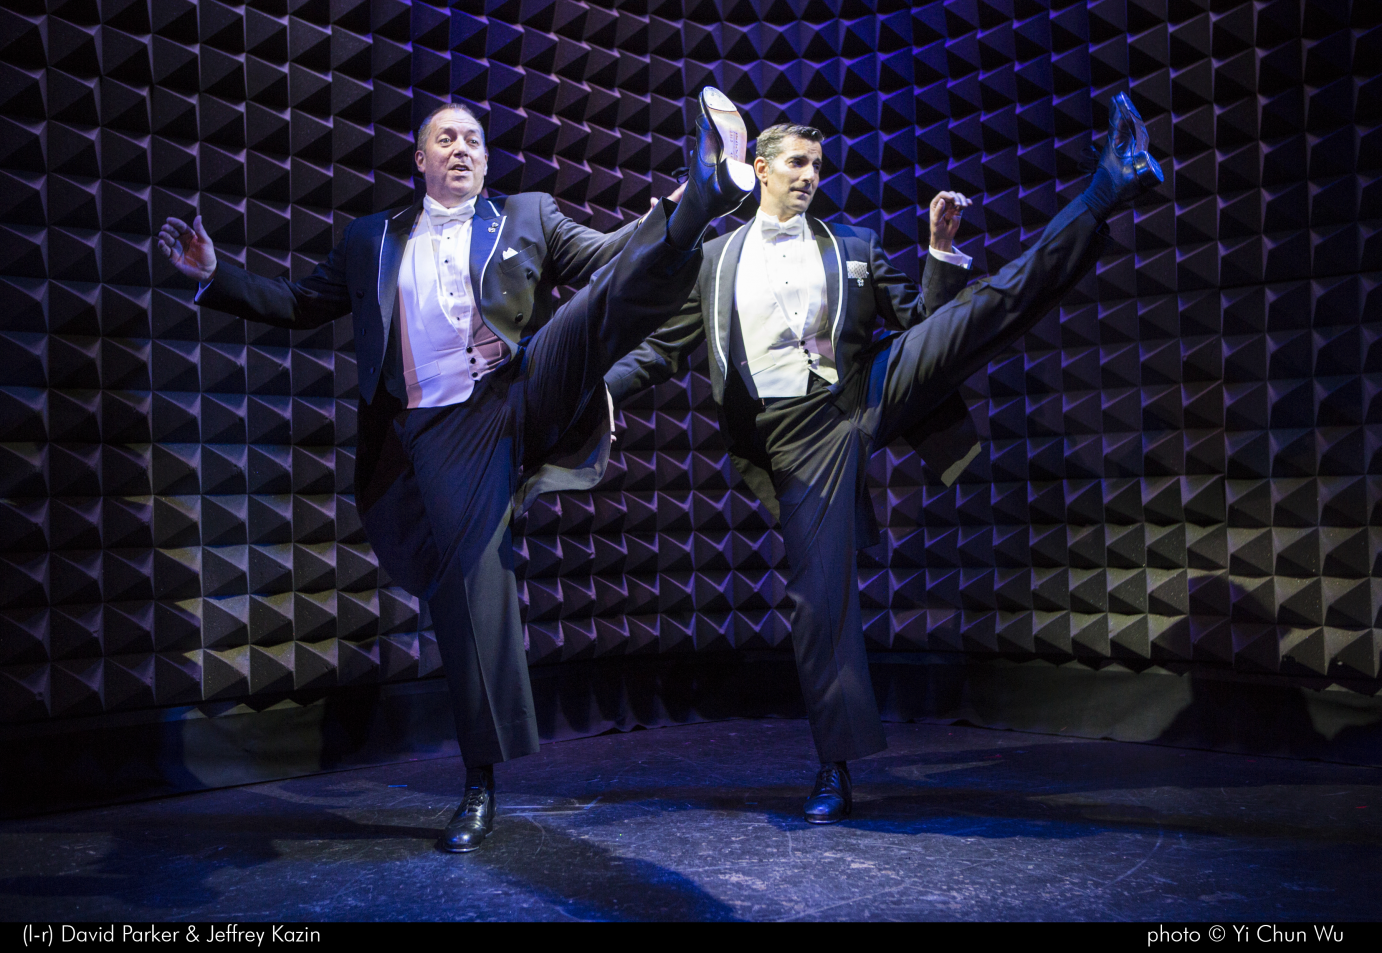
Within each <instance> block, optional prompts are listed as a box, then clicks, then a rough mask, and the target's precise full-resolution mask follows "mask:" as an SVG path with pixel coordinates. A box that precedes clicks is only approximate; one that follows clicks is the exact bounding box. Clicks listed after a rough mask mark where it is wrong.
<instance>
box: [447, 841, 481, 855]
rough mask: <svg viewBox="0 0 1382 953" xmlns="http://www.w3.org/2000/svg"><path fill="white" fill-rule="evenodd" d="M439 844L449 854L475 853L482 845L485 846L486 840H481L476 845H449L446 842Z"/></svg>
mask: <svg viewBox="0 0 1382 953" xmlns="http://www.w3.org/2000/svg"><path fill="white" fill-rule="evenodd" d="M437 846H438V847H440V848H441V849H442V850H443V851H445V852H446V853H448V854H473V853H475V852H476V851H477V850H479V849H480V848H481V847H483V846H485V842H484V841H480V843H478V844H476V845H475V846H474V847H447V846H446V845H445V844H438V845H437Z"/></svg>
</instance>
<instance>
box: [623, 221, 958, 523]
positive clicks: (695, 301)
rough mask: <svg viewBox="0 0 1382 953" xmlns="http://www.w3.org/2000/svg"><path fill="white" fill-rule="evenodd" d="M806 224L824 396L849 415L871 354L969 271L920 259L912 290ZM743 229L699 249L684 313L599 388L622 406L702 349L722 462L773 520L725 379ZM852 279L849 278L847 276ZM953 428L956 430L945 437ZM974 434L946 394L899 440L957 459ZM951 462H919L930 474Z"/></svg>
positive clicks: (868, 248)
mask: <svg viewBox="0 0 1382 953" xmlns="http://www.w3.org/2000/svg"><path fill="white" fill-rule="evenodd" d="M807 221H808V222H809V223H810V226H811V231H812V233H813V234H814V235H815V238H816V247H817V248H819V249H820V253H821V263H822V264H823V265H824V266H825V289H826V296H825V297H826V303H825V313H826V315H827V318H828V320H829V322H830V332H831V339H832V341H833V342H834V345H835V361H836V364H835V366H836V370H837V372H838V374H839V382H838V383H836V384H835V385H834V386H833V387H832V388H831V390H832V391H833V392H835V394H836V395H837V396H836V403H837V405H839V406H840V408H841V410H842V411H844V412H846V413H852V412H853V411H854V410H855V409H856V408H855V407H854V406H851V404H852V403H854V402H857V401H858V400H860V399H862V395H863V392H864V391H865V390H866V389H867V388H864V387H860V386H857V384H858V383H859V381H858V377H859V375H861V374H863V375H867V374H868V373H869V372H870V369H871V367H872V363H873V358H874V356H875V355H876V354H877V353H878V352H879V351H880V350H881V349H882V348H884V347H886V345H887V342H888V340H889V339H890V337H891V334H889V333H888V332H889V331H890V330H891V331H893V332H894V333H895V332H896V329H899V328H900V329H906V328H909V327H911V326H912V325H913V324H915V323H917V322H918V321H923V320H925V319H926V318H927V317H928V316H929V315H930V314H931V313H932V312H934V311H935V310H936V309H937V308H940V307H941V306H942V305H944V304H946V303H947V302H949V301H950V300H951V299H952V298H954V297H955V295H956V294H957V293H959V291H960V289H961V288H963V287H964V286H965V283H966V281H967V280H968V278H969V271H968V270H967V269H965V268H961V267H960V266H958V265H951V264H948V263H946V262H943V261H940V260H939V259H937V258H936V257H935V256H933V255H930V254H928V255H927V256H926V266H925V269H924V270H923V272H922V280H921V288H917V286H916V284H915V283H913V282H912V280H911V279H910V278H908V277H907V275H905V274H904V273H903V272H901V271H899V270H898V269H896V268H894V267H893V265H892V264H891V263H890V262H889V261H888V259H887V258H886V257H885V256H884V255H883V249H882V247H881V245H880V244H879V242H878V236H877V234H875V233H874V232H872V231H870V230H869V229H866V228H856V227H854V226H852V225H838V224H831V225H827V224H826V223H825V222H822V221H821V220H820V219H817V218H812V217H810V216H807ZM751 225H752V221H750V222H749V223H747V224H745V225H743V226H740V227H739V228H737V229H735V230H734V231H733V232H730V233H729V234H728V235H722V236H720V237H719V238H716V239H714V240H713V241H710V242H707V243H706V245H705V259H704V263H703V264H702V266H701V273H700V278H699V280H698V282H697V284H696V290H695V292H694V293H693V294H692V296H691V298H690V300H689V301H688V302H687V304H686V307H685V308H684V309H683V310H682V311H681V312H680V313H679V314H678V315H677V316H676V317H675V318H673V319H672V320H671V321H668V322H667V323H666V324H664V325H663V326H662V327H661V328H659V329H658V331H657V332H656V333H655V334H653V335H651V336H649V337H648V338H647V339H646V340H645V341H644V342H643V344H642V345H641V346H640V347H638V348H637V349H635V350H634V351H633V352H632V353H630V354H629V355H628V356H627V357H625V358H624V359H623V360H621V361H619V362H618V363H617V364H615V365H614V367H613V368H611V369H610V371H609V373H608V374H606V375H605V383H606V385H607V386H608V387H609V390H610V393H611V394H612V395H613V396H614V399H615V400H616V401H618V400H621V399H623V398H624V397H627V396H628V395H630V394H633V393H636V392H637V391H640V390H642V389H643V388H645V387H650V386H652V385H654V384H660V383H662V382H663V381H666V380H668V379H670V378H671V377H674V376H675V375H677V374H678V373H680V372H681V370H682V369H683V365H684V364H685V362H686V360H687V359H688V358H689V357H690V355H691V353H692V352H693V351H694V350H695V349H696V348H697V347H699V346H700V344H701V343H702V342H706V344H707V347H706V350H707V354H708V357H709V363H710V386H711V391H712V394H713V396H714V399H715V403H716V405H717V408H718V410H719V414H720V431H721V433H722V434H723V435H724V437H725V440H726V442H727V443H728V445H729V451H730V457H731V458H732V460H733V462H734V465H735V467H736V468H737V469H738V470H739V472H740V473H742V474H743V476H744V479H745V482H747V483H748V484H749V487H750V488H751V489H752V490H753V491H754V493H755V494H756V495H757V496H758V497H759V498H760V499H762V500H763V502H764V503H766V504H767V505H768V508H769V509H770V510H771V511H772V512H773V515H774V516H776V515H777V510H778V507H777V498H776V494H775V493H774V491H773V485H772V478H771V473H770V471H769V468H768V464H767V457H766V453H765V452H764V449H763V448H762V447H761V446H760V445H759V441H758V437H757V432H756V430H755V428H754V416H755V412H756V410H757V404H758V402H757V401H755V400H754V399H753V397H752V396H751V395H750V394H749V391H748V388H747V387H746V386H745V384H744V381H743V378H742V377H741V375H740V374H739V373H730V361H731V358H730V328H731V326H732V322H733V321H735V320H737V316H736V314H735V305H734V287H735V281H736V279H737V277H738V270H739V256H740V252H741V251H742V250H743V247H744V240H745V238H746V237H747V235H748V232H749V228H750V226H751ZM851 263H854V264H853V265H852V266H851ZM851 272H853V273H854V274H855V276H856V277H850V274H851ZM957 429H958V430H963V431H964V433H963V434H958V433H954V431H956V430H957ZM939 431H947V433H943V434H942V433H938V432H939ZM973 433H974V431H973V427H972V424H971V423H970V421H969V415H968V412H967V410H966V408H965V405H964V402H963V401H962V400H960V398H959V396H958V395H952V396H951V398H950V399H948V400H947V401H946V402H945V403H944V404H942V405H941V407H939V408H938V409H937V411H936V413H935V414H933V415H932V416H931V417H930V418H928V419H927V420H925V421H921V422H919V424H918V426H917V427H916V428H915V429H914V430H913V431H912V432H911V433H909V434H908V439H909V440H910V441H911V442H912V444H913V445H914V446H917V445H920V444H921V443H923V442H925V441H927V440H928V439H929V438H931V437H932V436H933V435H935V436H938V437H943V438H944V439H939V440H933V441H931V442H932V444H933V445H935V446H936V447H937V448H940V447H941V446H944V447H945V448H946V452H947V455H948V456H955V457H958V456H961V455H963V454H964V452H965V450H967V449H968V448H969V447H971V446H972V445H973V443H974V440H973V439H972V435H973ZM960 447H963V448H964V449H959V448H960ZM950 462H952V461H951V460H948V459H947V460H943V461H942V460H939V459H928V460H927V463H928V465H929V466H930V467H931V468H932V469H933V470H935V471H936V472H939V471H941V470H944V469H945V468H946V466H948V465H949V463H950Z"/></svg>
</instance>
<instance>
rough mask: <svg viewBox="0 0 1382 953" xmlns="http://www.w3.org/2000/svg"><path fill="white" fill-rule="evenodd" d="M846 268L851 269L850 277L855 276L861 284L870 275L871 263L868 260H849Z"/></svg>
mask: <svg viewBox="0 0 1382 953" xmlns="http://www.w3.org/2000/svg"><path fill="white" fill-rule="evenodd" d="M845 268H846V269H847V270H848V271H849V277H851V278H853V279H854V280H855V281H856V282H858V283H859V284H860V285H862V284H863V283H864V279H865V278H867V277H868V276H869V263H868V262H866V261H847V262H845Z"/></svg>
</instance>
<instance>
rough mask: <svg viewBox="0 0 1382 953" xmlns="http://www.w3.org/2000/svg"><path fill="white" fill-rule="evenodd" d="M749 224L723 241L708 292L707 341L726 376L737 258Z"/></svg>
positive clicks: (737, 270)
mask: <svg viewBox="0 0 1382 953" xmlns="http://www.w3.org/2000/svg"><path fill="white" fill-rule="evenodd" d="M752 225H753V220H752V219H750V220H749V221H748V223H747V224H744V225H741V226H739V228H737V229H736V230H735V231H734V233H733V234H732V235H730V236H729V241H727V242H725V245H724V248H723V249H722V250H721V252H720V260H719V261H717V262H716V263H715V273H714V274H715V279H714V284H713V286H712V287H711V289H710V293H711V296H712V298H713V301H714V309H713V311H712V313H711V319H710V323H711V328H710V331H711V341H713V342H714V346H715V359H716V360H718V361H719V362H720V370H721V372H722V373H724V374H726V375H727V374H728V373H729V340H730V327H731V324H730V322H732V321H733V320H734V285H735V282H736V281H737V280H738V275H739V256H740V255H741V254H743V251H744V239H745V238H747V237H748V234H749V228H750V227H751V226H752Z"/></svg>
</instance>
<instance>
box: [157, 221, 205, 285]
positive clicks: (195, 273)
mask: <svg viewBox="0 0 1382 953" xmlns="http://www.w3.org/2000/svg"><path fill="white" fill-rule="evenodd" d="M158 248H159V250H160V251H161V252H163V254H164V256H165V257H166V258H167V259H168V260H169V261H170V262H172V264H173V267H174V268H176V269H177V270H178V271H180V272H182V273H183V274H184V275H186V276H187V277H188V278H191V279H192V280H193V281H197V282H205V281H210V280H211V276H212V275H214V274H216V248H215V246H213V245H212V244H211V236H210V235H208V234H206V227H205V226H204V225H202V217H201V216H200V215H198V216H197V217H196V218H194V219H192V224H191V225H190V226H189V225H188V224H187V223H186V222H184V221H183V220H182V219H180V218H173V217H172V216H171V215H170V216H168V221H166V222H164V223H163V227H162V228H160V229H159V230H158Z"/></svg>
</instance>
